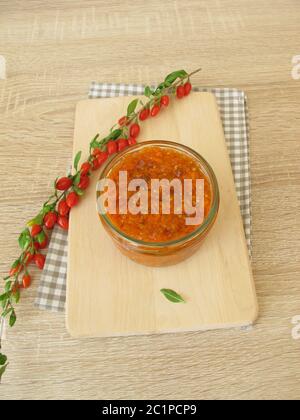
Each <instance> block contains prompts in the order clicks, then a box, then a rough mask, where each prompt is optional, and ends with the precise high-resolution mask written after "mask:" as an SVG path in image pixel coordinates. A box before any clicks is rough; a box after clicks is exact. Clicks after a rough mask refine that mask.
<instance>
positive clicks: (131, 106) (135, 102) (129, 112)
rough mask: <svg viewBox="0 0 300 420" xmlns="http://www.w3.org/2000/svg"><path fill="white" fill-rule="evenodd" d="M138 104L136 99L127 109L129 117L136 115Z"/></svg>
mask: <svg viewBox="0 0 300 420" xmlns="http://www.w3.org/2000/svg"><path fill="white" fill-rule="evenodd" d="M138 103H139V100H138V99H134V100H133V101H131V102H130V104H129V105H128V107H127V117H129V116H130V115H131V114H133V113H134V111H135V108H136V106H137V104H138Z"/></svg>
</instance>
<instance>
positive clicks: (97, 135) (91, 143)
mask: <svg viewBox="0 0 300 420" xmlns="http://www.w3.org/2000/svg"><path fill="white" fill-rule="evenodd" d="M98 137H99V133H98V134H96V135H95V137H94V138H93V140H92V141H91V142H90V149H94V148H95V147H97V146H98V141H97V139H98Z"/></svg>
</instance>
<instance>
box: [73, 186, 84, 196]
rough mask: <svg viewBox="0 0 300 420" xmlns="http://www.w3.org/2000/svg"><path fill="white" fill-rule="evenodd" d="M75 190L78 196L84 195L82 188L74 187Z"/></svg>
mask: <svg viewBox="0 0 300 420" xmlns="http://www.w3.org/2000/svg"><path fill="white" fill-rule="evenodd" d="M73 190H74V191H75V192H76V194H78V195H83V194H84V191H83V190H81V189H80V188H78V187H77V186H76V185H74V186H73Z"/></svg>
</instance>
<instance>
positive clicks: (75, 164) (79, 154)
mask: <svg viewBox="0 0 300 420" xmlns="http://www.w3.org/2000/svg"><path fill="white" fill-rule="evenodd" d="M80 158H81V151H80V152H78V153H77V154H76V156H75V159H74V168H75V171H77V168H78V163H79V161H80Z"/></svg>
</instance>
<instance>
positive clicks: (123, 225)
mask: <svg viewBox="0 0 300 420" xmlns="http://www.w3.org/2000/svg"><path fill="white" fill-rule="evenodd" d="M120 171H127V182H128V184H129V182H130V181H131V180H133V179H143V180H145V181H146V183H147V185H148V203H149V211H148V214H141V213H140V214H131V213H130V212H128V213H127V214H119V194H118V190H119V172H120ZM107 178H109V179H111V180H113V181H114V182H115V184H116V186H117V205H116V214H109V213H108V214H107V215H108V217H109V219H110V220H111V222H112V224H113V225H115V226H116V227H117V228H118V229H119V230H120V231H122V232H123V233H124V234H125V235H127V236H129V237H131V238H134V239H136V240H140V241H144V242H156V243H157V242H169V241H173V240H177V239H180V238H183V237H184V236H186V235H188V234H190V233H191V232H193V231H194V230H196V229H197V228H198V227H199V226H200V225H199V224H198V225H187V224H186V217H187V215H186V213H185V211H184V209H185V207H184V204H183V203H182V209H183V210H182V214H175V212H174V191H173V189H171V190H170V214H163V212H162V206H161V191H160V195H159V202H160V208H159V214H151V206H150V203H151V180H152V179H158V180H161V179H167V180H169V181H172V180H173V179H179V180H181V182H182V185H183V182H184V180H185V179H191V180H193V181H192V204H193V205H195V204H196V181H195V180H196V179H202V180H204V218H206V216H207V215H208V213H209V210H210V208H211V200H212V192H211V186H210V182H209V180H208V178H207V176H206V175H205V174H204V172H203V171H202V170H201V167H200V165H199V163H198V162H197V161H196V159H194V158H192V157H191V156H189V155H188V154H186V153H184V152H180V151H177V150H174V149H170V148H164V147H159V146H149V147H145V148H143V149H141V150H137V151H136V152H132V153H129V154H127V155H125V156H124V157H123V158H122V159H121V160H120V161H119V162H118V163H117V164H116V165H115V166H114V167H112V169H111V170H110V172H109V173H108V174H107ZM128 184H127V185H128ZM133 194H134V192H130V191H128V192H127V199H128V200H129V199H130V197H131V196H132V195H133ZM183 200H184V198H183V195H182V201H183ZM189 216H190V215H189Z"/></svg>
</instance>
